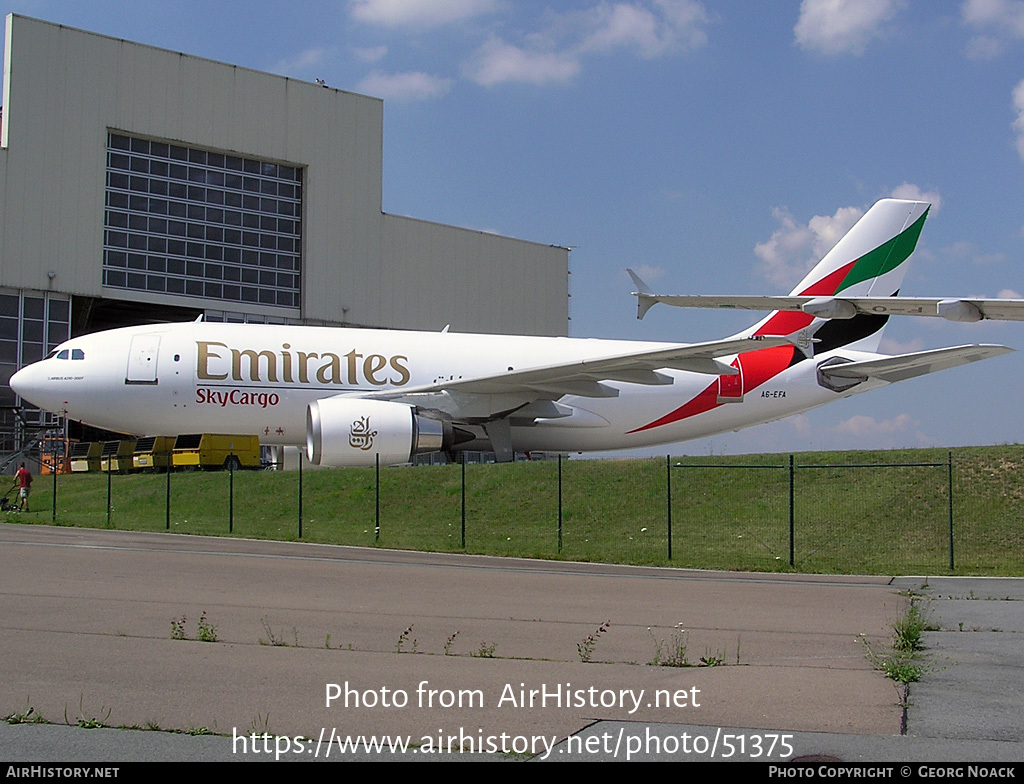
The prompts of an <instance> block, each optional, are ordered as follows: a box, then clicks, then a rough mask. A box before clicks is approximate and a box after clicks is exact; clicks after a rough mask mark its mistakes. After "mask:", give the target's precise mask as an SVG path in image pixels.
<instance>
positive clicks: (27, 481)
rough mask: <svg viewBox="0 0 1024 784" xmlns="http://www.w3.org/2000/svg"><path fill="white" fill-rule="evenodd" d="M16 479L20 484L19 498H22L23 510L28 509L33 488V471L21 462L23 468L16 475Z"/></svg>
mask: <svg viewBox="0 0 1024 784" xmlns="http://www.w3.org/2000/svg"><path fill="white" fill-rule="evenodd" d="M14 481H15V483H16V484H17V485H18V498H20V499H21V511H23V512H27V511H28V493H29V490H31V489H32V472H31V471H29V470H28V469H27V468H25V464H24V463H22V464H21V468H19V469H18V472H17V473H16V474H15V475H14Z"/></svg>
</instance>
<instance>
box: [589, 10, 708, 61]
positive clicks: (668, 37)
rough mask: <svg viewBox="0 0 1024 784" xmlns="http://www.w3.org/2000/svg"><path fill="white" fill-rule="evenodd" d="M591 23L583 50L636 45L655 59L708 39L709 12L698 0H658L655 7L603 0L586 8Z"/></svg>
mask: <svg viewBox="0 0 1024 784" xmlns="http://www.w3.org/2000/svg"><path fill="white" fill-rule="evenodd" d="M586 20H587V26H588V27H589V29H588V30H587V32H586V33H585V35H584V37H583V40H582V41H581V43H580V44H579V50H580V51H597V52H604V51H610V50H612V49H615V48H617V47H623V48H635V49H636V50H637V52H638V53H639V54H640V56H641V57H644V58H647V59H651V58H654V57H658V56H660V55H662V54H665V53H666V52H669V51H672V50H675V49H680V48H681V49H695V48H698V47H700V46H703V45H704V44H705V43H707V33H705V32H704V29H703V27H702V26H703V25H705V24H706V23H707V22H708V15H707V12H706V11H705V10H704V7H703V6H702V5H701V4H700V3H698V2H695V0H655V2H654V4H653V6H652V7H645V6H643V5H638V4H627V3H614V4H609V3H600V4H598V5H595V6H593V7H592V8H591V9H589V11H587V12H586Z"/></svg>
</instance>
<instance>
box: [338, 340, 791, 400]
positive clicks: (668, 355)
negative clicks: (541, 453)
mask: <svg viewBox="0 0 1024 784" xmlns="http://www.w3.org/2000/svg"><path fill="white" fill-rule="evenodd" d="M798 335H799V333H796V334H794V335H787V336H781V335H780V336H776V335H762V336H755V337H745V338H730V339H727V340H716V341H711V342H707V343H692V344H688V345H683V344H681V345H675V346H670V347H667V348H665V347H661V348H656V349H651V350H649V351H640V352H632V353H628V354H618V355H610V356H603V357H601V356H599V357H589V358H586V359H579V360H575V361H572V362H566V363H562V364H557V365H544V366H538V367H529V368H521V369H513V370H509V371H506V372H504V373H495V374H490V375H486V376H477V377H473V378H462V379H454V380H450V381H442V382H439V383H437V384H425V385H422V386H418V387H411V388H405V389H390V390H381V391H380V392H373V393H369V394H367V393H365V392H364V393H349V394H347V395H343V396H358V397H368V398H375V399H378V400H392V401H395V402H403V403H407V404H410V405H417V406H422V407H427V408H434V409H437V410H440V411H444V412H446V413H448V414H450V415H451V416H453V417H456V418H458V419H470V420H471V419H479V420H486V419H490V418H493V417H495V416H501V415H505V414H508V413H510V412H512V411H519V410H520V409H522V408H523V407H524V406H527V405H529V406H530V409H529V411H528V412H527V411H522V412H520V413H521V415H524V416H525V415H529V416H535V417H540V416H547V417H559V416H567V415H568V413H571V412H570V411H564V410H562V409H564V408H565V407H564V406H562V407H559V406H558V405H556V404H555V403H554V401H556V400H558V399H559V398H560V397H562V396H563V395H578V396H580V397H617V396H618V394H619V392H618V389H616V388H615V387H613V386H610V385H608V384H606V383H604V382H607V381H620V382H628V383H632V384H650V385H659V384H671V383H672V377H671V376H667V375H665V374H664V373H659V372H657V371H658V370H660V369H663V368H672V369H676V370H686V371H689V372H692V373H706V374H709V375H713V376H719V375H727V376H728V375H735V374H736V373H738V371H737V370H736V368H734V367H731V366H730V365H727V364H726V363H724V362H721V361H720V360H719V359H718V357H724V356H730V355H733V354H739V353H742V352H746V351H756V350H761V349H766V348H774V347H777V346H785V345H802V341H801V340H800V338H799V337H798Z"/></svg>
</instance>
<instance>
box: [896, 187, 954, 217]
mask: <svg viewBox="0 0 1024 784" xmlns="http://www.w3.org/2000/svg"><path fill="white" fill-rule="evenodd" d="M889 195H890V196H892V197H893V198H894V199H910V200H911V201H926V202H928V203H929V204H931V205H932V211H931V214H932V215H934V214H935V213H936V212H938V211H939V209H940V208H941V207H942V197H941V196H940V195H939V192H938V191H923V190H921V189H920V188H919V187H918V186H916V185H914V184H913V183H910V182H905V183H903V184H902V185H900V186H898V187H896V188H893V189H892V193H890V194H889Z"/></svg>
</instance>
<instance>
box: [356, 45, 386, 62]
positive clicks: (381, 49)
mask: <svg viewBox="0 0 1024 784" xmlns="http://www.w3.org/2000/svg"><path fill="white" fill-rule="evenodd" d="M387 53H388V48H387V47H386V46H360V47H356V48H355V49H353V50H352V54H353V55H354V56H355V58H356V59H357V60H359V61H360V62H362V63H379V62H380V61H381V60H383V59H384V57H385V56H386V55H387Z"/></svg>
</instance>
